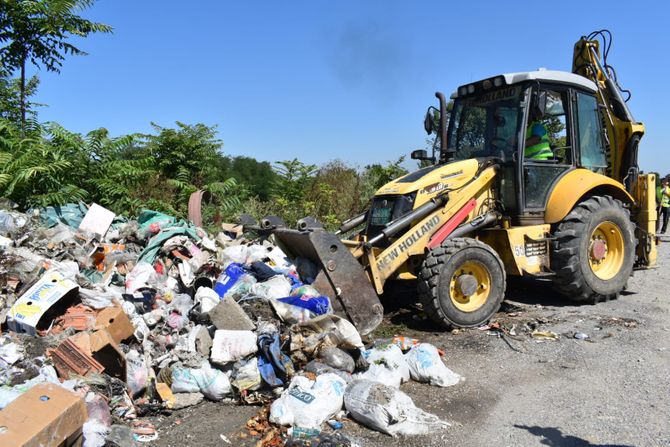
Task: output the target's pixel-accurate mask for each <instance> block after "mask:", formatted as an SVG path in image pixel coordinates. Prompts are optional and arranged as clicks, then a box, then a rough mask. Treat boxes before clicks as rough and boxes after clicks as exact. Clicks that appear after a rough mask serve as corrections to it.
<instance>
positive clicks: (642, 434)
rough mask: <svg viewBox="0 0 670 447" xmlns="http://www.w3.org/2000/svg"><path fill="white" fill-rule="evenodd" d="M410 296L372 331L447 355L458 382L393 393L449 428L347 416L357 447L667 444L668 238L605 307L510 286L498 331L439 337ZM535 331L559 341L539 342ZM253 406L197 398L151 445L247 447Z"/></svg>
mask: <svg viewBox="0 0 670 447" xmlns="http://www.w3.org/2000/svg"><path fill="white" fill-rule="evenodd" d="M413 293H414V292H413V291H412V290H411V289H396V290H395V293H394V295H395V296H394V297H393V299H392V300H391V299H387V300H386V302H385V305H386V307H387V315H386V318H385V322H384V323H383V325H382V326H380V328H378V329H377V330H376V331H375V335H376V336H377V337H387V336H389V335H393V334H398V335H405V336H410V337H415V338H418V339H420V340H422V341H426V342H430V343H433V344H435V345H436V346H438V347H439V348H441V349H443V350H444V351H445V352H446V356H445V362H446V364H447V365H448V366H449V367H450V368H451V369H452V370H454V371H456V372H458V373H459V374H461V375H463V376H464V377H465V381H464V382H461V383H459V384H458V385H456V386H453V387H450V388H438V387H431V386H429V385H427V384H418V383H414V382H409V383H406V384H404V385H402V387H401V389H402V390H403V391H404V392H406V393H408V394H409V395H410V396H411V397H412V398H413V400H414V403H415V404H416V405H417V406H419V407H421V408H423V409H425V410H427V411H430V412H433V413H435V414H437V415H439V416H440V417H442V418H443V419H445V420H447V421H449V422H450V423H451V424H452V425H451V427H449V428H448V429H446V430H444V431H443V432H439V433H434V434H432V435H430V436H421V437H411V438H402V437H401V438H395V439H394V438H391V437H390V436H387V435H383V434H381V433H377V432H374V431H371V430H368V429H366V428H364V427H362V426H360V425H358V424H357V423H355V422H353V421H349V420H345V421H344V428H343V429H342V430H341V431H342V433H344V434H345V435H347V436H348V437H349V438H350V439H351V440H352V441H354V442H355V443H357V444H358V445H360V446H362V447H363V446H365V447H377V446H379V447H382V446H383V447H390V446H415V447H419V446H422V447H428V446H444V445H459V446H483V445H492V444H494V445H496V446H500V447H504V446H556V447H558V446H560V447H604V446H614V447H617V446H619V447H623V446H636V447H637V446H670V243H665V244H661V245H660V246H659V263H658V268H657V269H654V270H650V271H640V272H636V273H635V275H634V276H633V277H632V278H631V280H630V281H629V284H628V289H627V291H626V292H625V293H624V294H622V295H621V296H620V297H619V298H618V299H617V300H613V301H609V302H601V303H598V304H596V305H582V306H574V305H572V304H571V303H570V302H568V301H566V300H565V299H563V298H561V297H560V296H558V295H556V294H555V293H554V292H552V291H551V288H550V287H549V285H548V284H547V283H542V282H537V281H516V282H512V283H511V284H510V285H509V287H508V291H507V296H506V302H505V303H504V305H503V308H502V310H501V312H499V313H498V314H497V315H496V316H495V318H494V319H493V320H492V323H499V324H500V327H501V328H502V329H503V331H499V330H495V329H494V330H481V329H469V330H457V331H454V332H442V331H440V330H439V329H437V328H436V327H435V326H433V325H431V324H430V323H429V322H427V321H425V320H423V319H422V315H421V313H420V312H419V311H418V309H417V308H416V307H415V306H414V305H413V304H412V301H413V299H414V295H413ZM533 329H538V330H542V331H553V332H556V333H557V334H559V338H558V339H557V340H550V341H538V340H536V339H534V338H532V337H531V336H530V332H531V331H532V330H533ZM501 332H502V333H503V334H502V335H501ZM575 332H582V333H584V334H587V335H588V336H589V338H588V339H586V340H579V339H576V338H574V334H575ZM513 334H516V335H513ZM258 410H259V407H253V406H238V405H234V404H226V403H212V402H205V403H203V404H201V405H198V406H196V407H193V408H189V409H187V410H182V411H179V412H175V413H173V414H172V415H171V416H167V417H159V418H157V419H156V420H155V422H156V423H157V425H158V428H159V434H160V439H159V440H158V441H156V442H155V443H153V444H152V445H157V446H180V447H183V446H227V445H233V446H254V445H256V442H257V441H258V438H254V437H248V438H246V439H242V438H240V433H246V430H243V426H244V424H245V422H246V421H247V419H248V418H250V417H252V416H254V415H255V414H256V413H257V412H258ZM222 435H223V437H222ZM227 441H228V442H227Z"/></svg>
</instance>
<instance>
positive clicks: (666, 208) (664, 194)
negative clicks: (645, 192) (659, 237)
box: [656, 178, 670, 234]
mask: <svg viewBox="0 0 670 447" xmlns="http://www.w3.org/2000/svg"><path fill="white" fill-rule="evenodd" d="M661 184H662V187H661V204H660V206H659V211H658V221H657V222H656V229H657V231H658V226H659V225H660V223H661V217H662V218H663V227H662V228H661V233H663V234H665V231H666V230H667V229H668V217H669V213H670V186H668V179H667V178H665V179H663V182H662V183H661Z"/></svg>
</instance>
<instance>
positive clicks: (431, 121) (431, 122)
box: [423, 106, 440, 135]
mask: <svg viewBox="0 0 670 447" xmlns="http://www.w3.org/2000/svg"><path fill="white" fill-rule="evenodd" d="M439 122H440V111H439V110H437V109H435V107H432V106H431V107H428V111H427V112H426V116H425V117H424V119H423V128H424V129H425V130H426V133H427V134H428V135H430V134H432V133H433V132H436V131H437V130H438V128H439V127H440V126H439V124H438V123H439Z"/></svg>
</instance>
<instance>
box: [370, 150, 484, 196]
mask: <svg viewBox="0 0 670 447" xmlns="http://www.w3.org/2000/svg"><path fill="white" fill-rule="evenodd" d="M478 168H479V161H478V160H476V159H468V160H461V161H453V162H450V163H445V164H441V165H434V166H429V167H427V168H423V169H419V170H418V171H414V172H412V173H410V174H407V175H405V176H403V177H400V178H398V179H396V180H394V181H392V182H389V183H387V184H386V185H384V186H382V187H381V188H379V190H378V191H377V193H376V194H375V196H384V195H398V194H410V193H416V199H415V202H414V208H416V207H418V206H421V205H422V204H424V203H425V202H427V201H428V200H430V199H431V198H433V197H435V196H436V195H438V194H439V193H440V192H442V191H443V190H445V189H453V188H458V187H459V186H461V185H463V184H464V183H465V182H467V181H468V180H470V179H471V178H472V177H473V176H474V175H475V173H476V172H477V169H478Z"/></svg>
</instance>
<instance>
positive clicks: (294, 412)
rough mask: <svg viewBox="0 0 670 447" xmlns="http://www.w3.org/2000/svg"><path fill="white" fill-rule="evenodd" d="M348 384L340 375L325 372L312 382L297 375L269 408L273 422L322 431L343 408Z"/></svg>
mask: <svg viewBox="0 0 670 447" xmlns="http://www.w3.org/2000/svg"><path fill="white" fill-rule="evenodd" d="M345 387H346V382H345V381H344V380H343V379H342V378H341V377H339V376H337V375H335V374H332V373H326V374H321V375H320V376H318V377H317V378H316V381H312V380H310V379H308V378H307V377H304V376H296V377H294V378H293V380H291V384H290V385H289V387H288V388H287V389H286V390H285V391H284V392H283V393H282V395H281V397H279V399H277V400H275V401H274V402H273V403H272V406H271V407H270V422H272V423H275V424H279V425H295V426H298V427H304V428H319V426H320V425H321V424H322V423H324V422H325V421H326V420H328V419H330V418H331V417H332V416H334V415H335V414H336V413H337V412H338V411H340V410H341V409H342V402H343V397H344V390H345Z"/></svg>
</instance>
